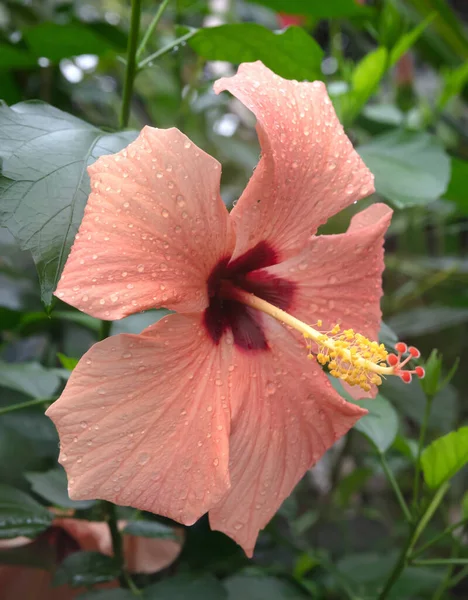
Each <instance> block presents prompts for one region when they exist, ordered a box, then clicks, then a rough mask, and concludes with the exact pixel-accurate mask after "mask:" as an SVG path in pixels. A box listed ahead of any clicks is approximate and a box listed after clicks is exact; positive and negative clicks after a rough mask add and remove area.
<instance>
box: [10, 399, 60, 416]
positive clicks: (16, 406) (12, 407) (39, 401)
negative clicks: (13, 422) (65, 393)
mask: <svg viewBox="0 0 468 600" xmlns="http://www.w3.org/2000/svg"><path fill="white" fill-rule="evenodd" d="M55 400H56V398H38V399H36V400H28V401H27V402H20V403H19V404H11V405H10V406H5V407H4V408H0V415H6V414H7V413H10V412H14V411H15V410H22V409H23V408H29V407H30V406H40V405H41V404H51V403H52V402H54V401H55Z"/></svg>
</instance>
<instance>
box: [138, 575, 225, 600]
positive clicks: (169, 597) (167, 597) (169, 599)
mask: <svg viewBox="0 0 468 600" xmlns="http://www.w3.org/2000/svg"><path fill="white" fill-rule="evenodd" d="M143 597H144V600H161V599H162V598H164V600H188V599H190V600H226V598H227V595H226V592H225V590H224V588H223V586H222V584H221V583H220V582H219V581H218V580H217V579H215V578H214V577H213V576H212V575H203V576H201V577H197V578H195V577H194V576H189V575H177V576H175V577H172V578H171V579H166V580H165V581H161V582H160V583H156V584H155V585H151V586H149V587H147V588H146V589H145V592H144V596H143Z"/></svg>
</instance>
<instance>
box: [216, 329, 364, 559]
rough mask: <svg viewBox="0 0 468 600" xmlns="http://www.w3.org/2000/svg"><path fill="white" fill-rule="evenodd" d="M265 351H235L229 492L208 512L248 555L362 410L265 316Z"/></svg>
mask: <svg viewBox="0 0 468 600" xmlns="http://www.w3.org/2000/svg"><path fill="white" fill-rule="evenodd" d="M262 321H263V324H264V328H265V331H266V335H267V338H268V341H269V345H270V348H271V349H270V352H263V353H258V354H255V355H251V354H249V353H245V352H242V351H240V350H237V351H236V353H235V355H234V360H233V363H234V365H235V369H234V371H233V373H232V390H233V396H232V399H231V409H232V425H231V440H230V465H229V468H230V473H231V483H232V487H231V490H230V491H229V492H228V493H227V495H226V497H225V498H224V499H223V500H222V501H221V502H220V503H219V504H218V505H217V506H216V507H214V508H212V509H211V510H210V513H209V515H210V524H211V527H212V528H213V529H216V530H219V531H223V532H224V533H226V534H227V535H229V536H230V537H232V538H233V539H234V540H236V542H237V543H238V544H240V545H241V546H242V547H243V549H244V550H245V552H246V554H247V555H248V556H252V552H253V548H254V545H255V541H256V539H257V535H258V532H259V530H260V529H263V528H264V527H265V525H266V524H267V523H268V521H270V519H271V518H272V517H273V515H274V514H275V512H276V511H277V510H278V508H279V507H280V505H281V503H282V502H283V500H284V499H285V498H286V497H287V496H288V495H289V494H290V493H291V491H292V490H293V488H294V486H295V485H296V483H297V482H298V481H299V480H300V479H301V477H302V476H303V475H304V473H305V472H306V470H307V469H309V468H310V467H311V466H312V465H314V464H315V463H316V462H317V460H318V459H319V458H320V457H321V456H322V455H323V453H324V452H325V451H326V450H327V449H328V448H329V447H330V446H331V445H332V444H333V443H334V442H335V441H336V440H337V439H338V438H339V437H341V436H342V435H344V434H345V433H346V432H347V431H348V430H349V429H350V427H352V426H353V425H354V423H355V422H356V421H357V420H358V419H359V418H360V417H361V416H363V415H364V414H366V412H367V411H365V410H363V409H361V408H359V407H358V406H356V405H354V404H350V403H348V402H346V401H345V400H343V399H342V398H341V397H340V396H339V395H338V394H337V393H336V392H335V391H334V389H333V387H332V386H331V384H330V382H329V381H328V379H327V377H326V375H325V374H324V373H323V371H322V370H321V369H320V367H319V366H318V365H317V364H316V363H314V362H312V361H309V360H307V350H306V348H305V345H304V342H303V340H301V341H300V342H298V340H297V336H295V335H294V334H293V333H291V332H289V331H288V330H287V329H285V328H284V327H283V326H281V325H280V324H279V323H277V322H276V321H273V320H272V319H270V318H269V317H262Z"/></svg>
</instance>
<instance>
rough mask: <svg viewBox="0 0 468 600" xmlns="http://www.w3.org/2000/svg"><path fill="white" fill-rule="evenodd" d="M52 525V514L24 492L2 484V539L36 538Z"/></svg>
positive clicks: (0, 512)
mask: <svg viewBox="0 0 468 600" xmlns="http://www.w3.org/2000/svg"><path fill="white" fill-rule="evenodd" d="M51 523H52V514H51V513H50V512H49V511H48V510H47V509H46V508H44V507H43V506H41V505H40V504H38V503H37V502H36V501H35V500H33V499H32V498H31V497H30V496H28V495H27V494H25V493H24V492H20V491H19V490H17V489H15V488H13V487H10V486H8V485H4V484H0V538H2V539H5V538H15V537H18V536H26V537H29V538H34V537H36V536H37V535H39V534H40V533H41V532H42V531H44V530H45V529H47V528H48V527H49V525H50V524H51Z"/></svg>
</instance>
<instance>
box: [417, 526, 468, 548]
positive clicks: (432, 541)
mask: <svg viewBox="0 0 468 600" xmlns="http://www.w3.org/2000/svg"><path fill="white" fill-rule="evenodd" d="M467 524H468V519H463V520H462V521H458V522H457V523H454V524H453V525H450V526H449V527H447V528H446V529H444V531H442V533H439V534H438V535H436V536H435V537H433V538H431V539H430V540H429V541H428V542H427V543H426V544H424V546H421V547H420V548H418V549H417V550H416V552H414V553H413V557H416V556H419V555H420V554H422V553H423V552H424V551H425V550H427V549H428V548H430V547H431V546H433V545H434V544H436V543H437V542H438V541H439V540H441V539H442V538H443V537H445V536H446V535H448V534H449V533H452V531H455V530H456V529H458V528H459V527H462V526H463V525H467Z"/></svg>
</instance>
